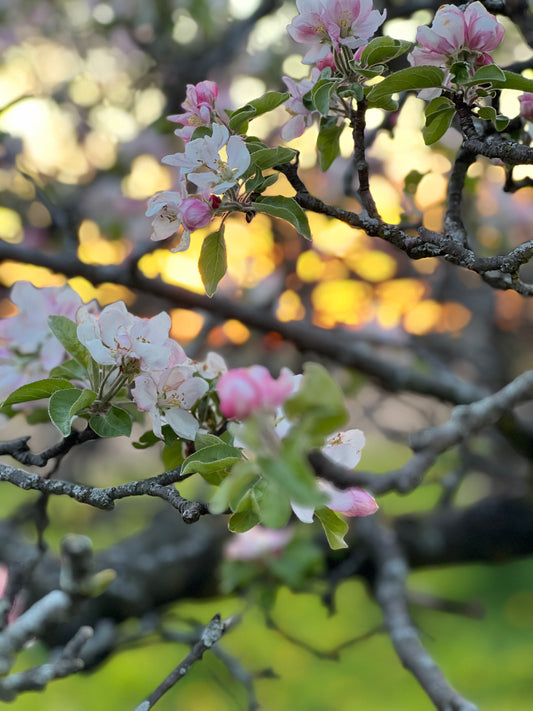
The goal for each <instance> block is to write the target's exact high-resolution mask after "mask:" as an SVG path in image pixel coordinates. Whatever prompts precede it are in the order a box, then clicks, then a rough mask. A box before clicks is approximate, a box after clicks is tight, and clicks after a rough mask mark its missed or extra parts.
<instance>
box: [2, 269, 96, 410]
mask: <svg viewBox="0 0 533 711" xmlns="http://www.w3.org/2000/svg"><path fill="white" fill-rule="evenodd" d="M11 301H12V302H13V304H14V305H15V306H16V307H17V308H18V312H17V313H16V314H15V315H14V316H12V317H11V318H6V319H2V320H0V398H1V399H4V398H5V397H6V396H7V395H9V394H10V393H11V392H13V390H15V389H16V388H19V387H21V386H22V385H26V384H27V383H32V382H35V381H36V380H40V379H42V378H45V377H47V376H48V374H49V373H50V371H51V370H52V368H55V367H56V366H58V365H60V363H62V361H63V360H64V359H65V356H66V353H65V349H64V348H63V346H62V345H61V343H60V342H59V341H58V340H57V339H56V338H55V337H54V335H53V333H52V331H51V330H50V328H49V326H48V317H49V316H66V317H67V318H71V319H73V318H74V317H75V315H76V312H77V310H78V308H79V307H80V306H81V305H82V300H81V298H80V297H79V295H78V294H77V293H76V292H75V291H74V290H73V289H71V288H70V287H69V286H63V287H58V286H48V287H45V288H43V289H37V288H36V287H34V286H33V285H32V284H30V283H29V282H25V281H20V282H16V283H15V284H14V286H13V289H12V290H11ZM90 308H91V307H90V306H88V307H87V309H88V310H89V309H90Z"/></svg>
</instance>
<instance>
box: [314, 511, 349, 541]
mask: <svg viewBox="0 0 533 711" xmlns="http://www.w3.org/2000/svg"><path fill="white" fill-rule="evenodd" d="M315 514H316V515H317V517H318V518H319V519H320V523H321V524H322V527H323V528H324V531H325V533H326V537H327V539H328V543H329V547H330V548H332V549H333V550H339V549H340V548H348V544H347V543H346V541H345V540H344V536H345V535H346V533H347V532H348V524H347V523H346V521H345V520H344V519H342V518H341V517H340V516H339V514H338V513H336V512H335V511H332V510H331V509H328V508H325V507H324V508H322V509H316V511H315Z"/></svg>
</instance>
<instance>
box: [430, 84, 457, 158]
mask: <svg viewBox="0 0 533 711" xmlns="http://www.w3.org/2000/svg"><path fill="white" fill-rule="evenodd" d="M454 116H455V106H454V104H453V102H452V101H450V99H446V98H444V97H443V96H439V97H437V98H436V99H433V100H432V101H430V102H429V104H428V105H427V107H426V125H425V126H424V128H423V129H422V135H423V136H424V142H425V144H426V146H429V145H431V144H432V143H435V142H436V141H438V140H439V139H440V138H442V136H443V135H444V134H445V133H446V131H447V130H448V129H449V128H450V124H451V122H452V120H453V117H454Z"/></svg>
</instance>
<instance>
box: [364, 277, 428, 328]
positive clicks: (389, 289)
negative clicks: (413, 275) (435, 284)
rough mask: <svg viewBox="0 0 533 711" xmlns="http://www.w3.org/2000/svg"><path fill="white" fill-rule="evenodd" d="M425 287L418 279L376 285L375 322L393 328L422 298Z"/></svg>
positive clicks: (394, 280)
mask: <svg viewBox="0 0 533 711" xmlns="http://www.w3.org/2000/svg"><path fill="white" fill-rule="evenodd" d="M425 291H426V287H425V285H424V284H423V283H422V282H421V281H419V280H418V279H391V280H390V281H387V282H383V283H382V284H377V285H376V287H375V292H374V293H375V297H376V300H377V321H378V323H379V324H380V325H381V326H383V327H384V328H395V327H396V326H398V324H399V323H400V321H401V318H402V316H403V314H405V313H407V312H408V311H410V310H411V309H412V308H413V307H414V306H415V305H416V304H417V303H418V302H419V301H420V300H421V299H422V298H423V296H424V294H425Z"/></svg>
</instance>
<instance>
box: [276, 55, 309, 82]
mask: <svg viewBox="0 0 533 711" xmlns="http://www.w3.org/2000/svg"><path fill="white" fill-rule="evenodd" d="M281 72H282V74H287V75H288V76H290V77H292V78H293V79H296V81H300V79H307V78H308V77H309V65H308V64H302V56H301V55H300V54H289V56H288V57H285V59H284V60H283V64H282V65H281Z"/></svg>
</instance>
